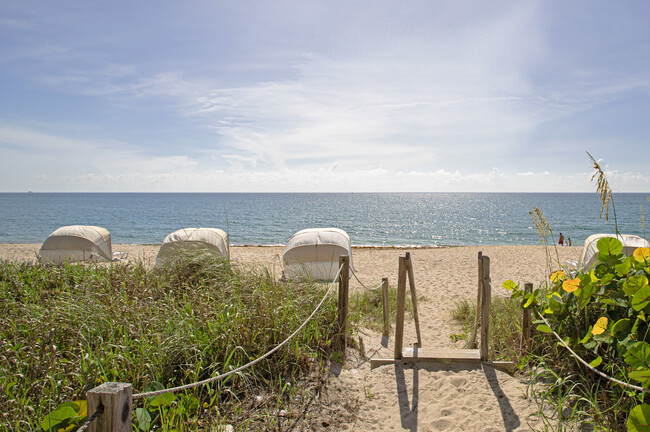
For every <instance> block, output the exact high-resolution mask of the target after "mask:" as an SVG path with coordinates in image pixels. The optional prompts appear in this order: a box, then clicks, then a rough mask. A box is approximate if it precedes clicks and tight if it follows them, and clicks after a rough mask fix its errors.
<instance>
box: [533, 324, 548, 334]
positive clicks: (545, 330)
mask: <svg viewBox="0 0 650 432" xmlns="http://www.w3.org/2000/svg"><path fill="white" fill-rule="evenodd" d="M536 328H537V331H539V332H542V333H552V330H551V328H550V327H549V326H547V325H545V324H540V325H538V326H537V327H536Z"/></svg>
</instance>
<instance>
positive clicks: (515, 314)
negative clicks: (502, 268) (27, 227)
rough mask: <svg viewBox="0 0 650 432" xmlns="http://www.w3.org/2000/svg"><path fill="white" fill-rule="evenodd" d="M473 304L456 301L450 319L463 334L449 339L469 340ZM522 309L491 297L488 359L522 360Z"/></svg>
mask: <svg viewBox="0 0 650 432" xmlns="http://www.w3.org/2000/svg"><path fill="white" fill-rule="evenodd" d="M475 316H476V300H474V301H470V300H468V299H461V300H458V301H457V302H456V303H455V305H454V309H453V310H452V318H453V319H455V320H456V321H458V322H459V323H460V324H461V326H462V329H463V330H462V332H461V333H460V334H457V335H452V339H456V340H460V339H467V340H469V335H470V334H471V333H472V330H473V328H474V317H475ZM521 316H522V311H521V305H520V301H519V300H516V299H510V298H508V297H500V296H496V295H493V296H492V299H491V303H490V358H493V359H495V360H503V361H512V362H515V363H519V361H520V360H521V357H522V356H521V352H520V349H519V347H520V340H521Z"/></svg>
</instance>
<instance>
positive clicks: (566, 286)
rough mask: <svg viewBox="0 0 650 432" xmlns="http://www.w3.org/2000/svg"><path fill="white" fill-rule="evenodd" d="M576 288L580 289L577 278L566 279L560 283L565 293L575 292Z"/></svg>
mask: <svg viewBox="0 0 650 432" xmlns="http://www.w3.org/2000/svg"><path fill="white" fill-rule="evenodd" d="M578 288H580V279H579V278H575V279H567V280H565V281H564V282H562V289H563V290H564V291H566V292H575V291H576V290H577V289H578Z"/></svg>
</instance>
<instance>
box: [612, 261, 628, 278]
mask: <svg viewBox="0 0 650 432" xmlns="http://www.w3.org/2000/svg"><path fill="white" fill-rule="evenodd" d="M631 268H632V261H631V260H630V259H629V258H628V259H626V260H625V261H623V262H622V263H621V264H619V265H617V266H615V267H614V271H616V274H617V275H619V276H621V277H623V276H625V275H626V274H628V272H629V271H630V269H631Z"/></svg>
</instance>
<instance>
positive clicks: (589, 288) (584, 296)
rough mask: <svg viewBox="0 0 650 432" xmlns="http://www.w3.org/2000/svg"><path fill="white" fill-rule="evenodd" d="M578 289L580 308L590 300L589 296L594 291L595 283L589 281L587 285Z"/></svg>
mask: <svg viewBox="0 0 650 432" xmlns="http://www.w3.org/2000/svg"><path fill="white" fill-rule="evenodd" d="M580 291H581V292H580V301H579V302H578V307H579V308H580V309H584V308H585V307H586V306H587V304H588V303H589V302H590V300H591V296H593V295H594V292H595V291H596V285H594V284H593V283H591V282H590V283H588V284H587V285H585V286H584V287H583V288H582V290H580ZM576 294H577V292H576Z"/></svg>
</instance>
